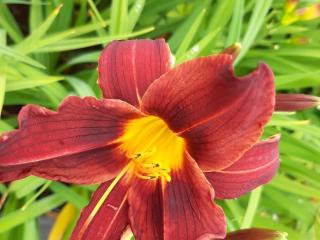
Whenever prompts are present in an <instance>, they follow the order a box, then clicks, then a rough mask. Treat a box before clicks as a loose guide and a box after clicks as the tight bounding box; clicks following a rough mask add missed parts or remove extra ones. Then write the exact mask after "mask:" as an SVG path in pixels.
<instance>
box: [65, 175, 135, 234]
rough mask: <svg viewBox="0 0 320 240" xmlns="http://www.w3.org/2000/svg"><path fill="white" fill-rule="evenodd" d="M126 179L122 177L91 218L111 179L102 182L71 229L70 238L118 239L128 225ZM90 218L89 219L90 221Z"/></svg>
mask: <svg viewBox="0 0 320 240" xmlns="http://www.w3.org/2000/svg"><path fill="white" fill-rule="evenodd" d="M127 181H128V179H127V178H126V177H123V178H122V179H121V180H120V181H119V182H118V183H117V185H116V187H115V188H114V189H113V190H112V191H111V193H110V194H109V196H108V197H107V198H106V200H105V201H104V202H103V204H102V205H101V207H100V209H99V210H98V212H97V213H96V214H95V215H94V217H93V218H91V217H90V214H91V213H92V211H94V210H93V209H94V208H95V207H96V205H97V203H98V202H99V200H100V199H101V197H102V196H103V194H104V193H105V192H106V190H107V189H108V187H109V185H110V184H111V182H112V181H109V182H108V183H104V184H102V185H101V186H100V187H99V188H98V189H97V190H96V192H95V193H94V194H93V196H92V199H91V201H90V203H89V205H88V206H87V207H86V208H84V209H83V210H82V212H81V216H80V218H79V220H78V222H77V225H76V227H75V229H74V230H73V233H72V236H71V238H70V240H86V239H87V240H92V239H99V240H110V239H120V237H121V235H122V233H123V231H124V230H125V228H126V227H127V225H128V223H129V222H128V204H127V190H128V182H127ZM90 219H91V221H90Z"/></svg>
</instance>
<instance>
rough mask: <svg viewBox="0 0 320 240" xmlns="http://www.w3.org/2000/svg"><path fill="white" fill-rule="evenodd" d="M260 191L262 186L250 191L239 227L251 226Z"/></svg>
mask: <svg viewBox="0 0 320 240" xmlns="http://www.w3.org/2000/svg"><path fill="white" fill-rule="evenodd" d="M261 193H262V187H259V188H257V189H255V190H253V191H252V192H251V194H250V199H249V203H248V206H247V210H246V213H245V215H244V218H243V220H242V224H241V229H243V228H249V227H250V226H251V224H252V221H253V219H254V216H255V214H256V212H257V208H258V205H259V201H260V197H261Z"/></svg>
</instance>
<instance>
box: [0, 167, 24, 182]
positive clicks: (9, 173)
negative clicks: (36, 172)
mask: <svg viewBox="0 0 320 240" xmlns="http://www.w3.org/2000/svg"><path fill="white" fill-rule="evenodd" d="M28 175H30V168H28V167H16V166H13V167H0V183H2V182H10V181H14V180H18V179H21V178H24V177H26V176H28Z"/></svg>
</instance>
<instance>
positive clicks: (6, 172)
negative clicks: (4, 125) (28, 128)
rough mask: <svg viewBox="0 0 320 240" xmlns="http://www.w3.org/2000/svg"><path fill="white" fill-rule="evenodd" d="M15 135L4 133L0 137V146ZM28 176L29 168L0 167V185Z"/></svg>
mask: <svg viewBox="0 0 320 240" xmlns="http://www.w3.org/2000/svg"><path fill="white" fill-rule="evenodd" d="M14 133H15V130H14V131H11V132H5V133H3V134H2V135H1V136H0V146H1V143H3V142H4V141H5V140H7V139H8V138H9V137H10V136H12V135H13V134H14ZM0 162H1V161H0ZM29 174H30V167H27V166H24V167H16V166H13V167H0V183H2V182H9V181H13V180H18V179H21V178H24V177H26V176H28V175H29Z"/></svg>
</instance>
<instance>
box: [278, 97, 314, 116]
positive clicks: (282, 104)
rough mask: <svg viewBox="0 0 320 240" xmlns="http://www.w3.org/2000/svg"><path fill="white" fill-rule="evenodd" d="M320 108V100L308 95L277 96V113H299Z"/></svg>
mask: <svg viewBox="0 0 320 240" xmlns="http://www.w3.org/2000/svg"><path fill="white" fill-rule="evenodd" d="M317 106H320V98H319V97H316V96H311V95H306V94H291V93H288V94H277V95H276V105H275V111H280V112H281V111H288V112H291V111H299V110H304V109H308V108H313V107H317Z"/></svg>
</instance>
